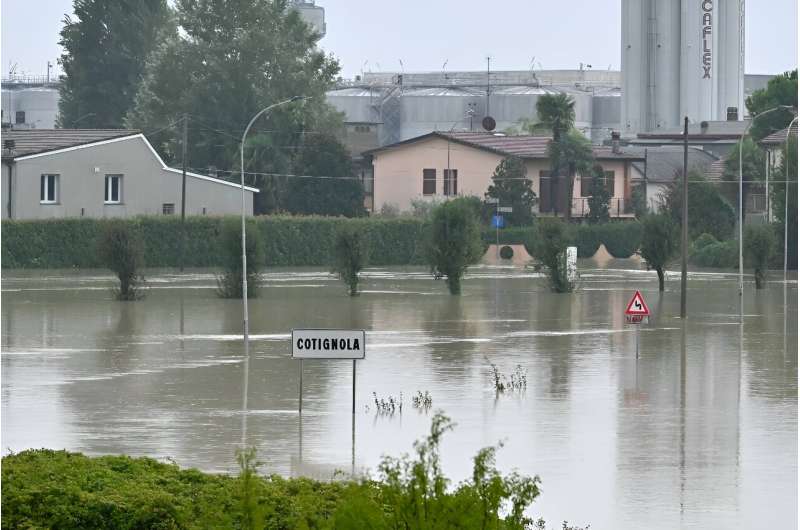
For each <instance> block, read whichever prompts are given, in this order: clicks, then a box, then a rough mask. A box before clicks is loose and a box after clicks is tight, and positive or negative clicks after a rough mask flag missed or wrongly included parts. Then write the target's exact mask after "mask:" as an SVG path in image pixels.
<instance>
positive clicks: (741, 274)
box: [737, 105, 797, 296]
mask: <svg viewBox="0 0 800 530" xmlns="http://www.w3.org/2000/svg"><path fill="white" fill-rule="evenodd" d="M780 109H790V110H794V108H793V107H790V106H789V105H778V106H777V107H772V108H771V109H768V110H765V111H764V112H761V113H759V114H756V115H755V116H753V117H752V119H751V120H750V121H749V122H748V123H747V125H746V126H745V128H744V131H742V136H741V138H740V139H739V216H738V217H739V218H738V219H737V223H738V225H739V296H742V295H743V294H744V261H743V257H742V256H743V253H742V230H743V226H744V199H743V194H742V190H743V184H742V182H743V179H742V144H743V143H744V137H745V135H746V134H747V131H748V130H749V129H750V126H751V125H753V122H754V121H756V120H757V119H758V118H760V117H762V116H764V115H766V114H769V113H770V112H774V111H776V110H780ZM795 119H797V118H795ZM787 138H788V137H787ZM787 190H788V184H787ZM784 239H785V237H784ZM784 270H785V267H784Z"/></svg>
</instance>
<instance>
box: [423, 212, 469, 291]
mask: <svg viewBox="0 0 800 530" xmlns="http://www.w3.org/2000/svg"><path fill="white" fill-rule="evenodd" d="M425 254H426V256H427V259H428V264H429V265H430V268H431V272H432V273H433V274H434V276H437V277H438V276H444V277H445V278H446V279H447V287H448V288H449V289H450V294H461V278H462V276H464V273H465V272H466V270H467V267H469V266H470V265H472V264H474V263H477V261H478V260H479V259H480V258H481V256H482V254H483V244H482V242H481V233H480V226H479V224H478V211H477V210H476V208H475V207H474V204H473V202H472V201H467V200H466V199H461V198H459V199H454V200H451V201H447V202H445V203H443V204H441V205H439V206H438V207H436V209H435V210H434V211H433V214H432V216H431V221H430V224H429V226H428V230H427V236H426V245H425Z"/></svg>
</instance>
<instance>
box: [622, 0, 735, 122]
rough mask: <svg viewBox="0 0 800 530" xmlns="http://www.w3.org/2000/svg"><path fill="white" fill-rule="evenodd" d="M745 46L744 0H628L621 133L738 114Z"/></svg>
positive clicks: (624, 7)
mask: <svg viewBox="0 0 800 530" xmlns="http://www.w3.org/2000/svg"><path fill="white" fill-rule="evenodd" d="M743 46H744V1H743V0H623V1H622V98H623V101H622V131H623V133H624V134H626V135H629V136H632V135H635V134H636V133H639V132H653V131H658V130H664V129H675V128H677V127H680V125H681V123H682V120H683V116H689V119H690V121H692V122H700V121H713V120H725V119H727V117H728V112H727V111H728V108H730V107H735V108H736V109H737V111H738V118H739V119H741V118H742V112H741V111H742V108H743V104H744V48H743Z"/></svg>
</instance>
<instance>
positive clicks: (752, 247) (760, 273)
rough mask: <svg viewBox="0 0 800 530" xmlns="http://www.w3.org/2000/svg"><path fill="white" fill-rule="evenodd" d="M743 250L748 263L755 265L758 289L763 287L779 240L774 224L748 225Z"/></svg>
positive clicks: (754, 270) (754, 271)
mask: <svg viewBox="0 0 800 530" xmlns="http://www.w3.org/2000/svg"><path fill="white" fill-rule="evenodd" d="M742 243H743V245H742V252H743V253H744V257H745V260H746V262H747V264H748V265H749V266H751V267H753V274H754V276H755V280H756V289H763V288H764V287H765V284H766V281H767V269H768V267H769V261H770V259H771V257H772V255H773V254H774V253H775V247H776V246H777V241H776V239H775V231H774V229H773V228H772V226H770V225H767V224H762V225H747V226H745V230H744V239H743V240H742Z"/></svg>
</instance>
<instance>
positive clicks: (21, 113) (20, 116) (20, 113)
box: [14, 110, 25, 125]
mask: <svg viewBox="0 0 800 530" xmlns="http://www.w3.org/2000/svg"><path fill="white" fill-rule="evenodd" d="M15 118H16V119H15V120H14V122H15V123H16V124H17V125H19V124H21V123H25V111H24V110H18V111H17V115H16V116H15Z"/></svg>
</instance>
